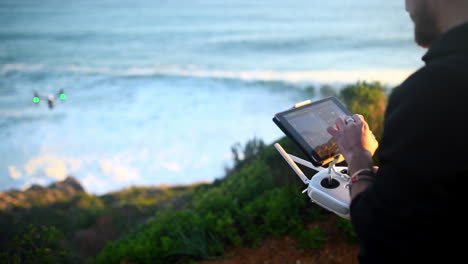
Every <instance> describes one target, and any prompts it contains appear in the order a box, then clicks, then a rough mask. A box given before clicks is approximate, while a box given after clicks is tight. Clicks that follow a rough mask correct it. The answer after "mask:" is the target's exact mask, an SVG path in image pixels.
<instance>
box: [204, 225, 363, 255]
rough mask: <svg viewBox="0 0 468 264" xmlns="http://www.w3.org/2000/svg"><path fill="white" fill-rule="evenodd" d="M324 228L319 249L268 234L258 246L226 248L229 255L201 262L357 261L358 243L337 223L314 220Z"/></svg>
mask: <svg viewBox="0 0 468 264" xmlns="http://www.w3.org/2000/svg"><path fill="white" fill-rule="evenodd" d="M315 226H319V227H320V228H322V229H323V230H324V231H325V234H326V240H325V242H324V245H323V247H322V248H321V249H320V250H316V249H300V248H298V247H297V246H296V241H295V240H294V239H293V238H291V237H289V236H284V237H281V238H268V239H266V240H265V241H263V242H262V243H261V244H260V245H259V246H258V247H257V248H232V249H227V254H226V257H225V258H223V259H216V260H210V261H202V262H198V263H199V264H357V263H358V262H357V253H358V250H359V245H358V244H353V243H350V242H348V241H347V239H346V238H345V237H344V235H343V233H342V232H340V231H339V230H337V228H336V223H334V221H330V222H327V223H320V224H314V225H312V226H311V227H315Z"/></svg>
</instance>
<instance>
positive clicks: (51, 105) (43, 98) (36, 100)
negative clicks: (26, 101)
mask: <svg viewBox="0 0 468 264" xmlns="http://www.w3.org/2000/svg"><path fill="white" fill-rule="evenodd" d="M56 97H57V98H59V99H60V100H61V101H65V100H66V99H67V94H65V91H64V90H63V89H60V91H59V92H58V93H57V94H56V96H54V95H53V94H48V95H47V96H42V95H39V93H38V92H36V91H34V97H33V102H34V103H35V104H39V103H40V102H41V101H47V105H48V106H49V109H52V108H54V106H55V98H56Z"/></svg>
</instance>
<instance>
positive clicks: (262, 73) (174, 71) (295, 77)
mask: <svg viewBox="0 0 468 264" xmlns="http://www.w3.org/2000/svg"><path fill="white" fill-rule="evenodd" d="M44 70H50V71H62V72H63V71H64V72H70V73H78V74H91V75H93V74H98V75H114V76H124V77H125V76H126V77H139V76H140V77H143V76H181V77H198V78H213V79H237V80H244V81H282V82H292V83H297V82H318V83H353V82H356V81H379V82H381V83H383V84H388V85H396V84H398V83H400V82H402V81H404V80H405V79H406V78H407V77H408V76H409V75H410V74H411V73H413V70H408V69H350V70H334V69H324V70H310V71H272V70H252V71H224V70H204V69H199V68H197V67H195V66H191V67H130V68H126V69H112V68H106V67H85V66H76V65H67V66H64V67H55V68H52V69H46V67H45V66H44V65H41V64H32V65H28V64H4V65H0V73H6V72H12V71H15V72H34V71H44Z"/></svg>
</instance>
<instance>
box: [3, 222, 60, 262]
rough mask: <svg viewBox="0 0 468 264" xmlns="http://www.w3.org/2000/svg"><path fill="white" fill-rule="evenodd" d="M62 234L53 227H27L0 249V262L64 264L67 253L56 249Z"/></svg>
mask: <svg viewBox="0 0 468 264" xmlns="http://www.w3.org/2000/svg"><path fill="white" fill-rule="evenodd" d="M61 236H62V233H61V232H60V231H59V230H57V229H56V228H55V227H53V226H40V227H38V226H35V225H28V226H27V228H26V230H25V231H24V232H23V233H22V234H21V235H17V236H15V237H14V238H13V239H12V241H11V242H10V243H9V244H8V248H6V249H2V253H0V262H1V263H5V264H9V263H15V264H16V263H26V264H27V263H35V264H36V263H37V264H49V263H65V256H66V255H67V253H66V252H65V251H63V250H60V249H58V243H57V241H58V239H59V238H60V237H61Z"/></svg>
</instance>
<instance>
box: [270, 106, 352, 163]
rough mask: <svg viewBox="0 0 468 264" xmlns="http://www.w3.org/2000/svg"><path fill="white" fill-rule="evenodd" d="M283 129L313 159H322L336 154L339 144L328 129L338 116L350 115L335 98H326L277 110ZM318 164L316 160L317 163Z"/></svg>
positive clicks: (320, 161)
mask: <svg viewBox="0 0 468 264" xmlns="http://www.w3.org/2000/svg"><path fill="white" fill-rule="evenodd" d="M278 115H279V116H280V121H282V122H283V123H286V124H282V125H283V126H282V129H283V131H284V130H287V131H285V132H287V133H286V134H287V135H290V136H292V137H293V139H295V141H296V143H298V144H299V145H300V146H301V147H302V149H303V150H304V151H306V152H307V154H309V156H312V158H313V159H315V161H316V162H318V163H322V162H324V161H325V160H327V159H330V158H333V157H334V156H336V155H337V154H338V146H337V144H336V142H335V140H334V139H333V137H332V136H331V135H330V134H329V133H328V132H327V127H329V126H335V121H336V119H337V118H338V117H340V116H344V115H351V113H349V111H347V110H346V108H345V107H344V106H343V105H342V104H340V102H339V101H338V100H337V99H336V98H326V99H323V100H320V101H317V102H314V103H311V104H309V105H305V106H302V107H299V108H295V109H292V110H289V111H285V112H282V113H280V114H278ZM316 164H317V163H316Z"/></svg>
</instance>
